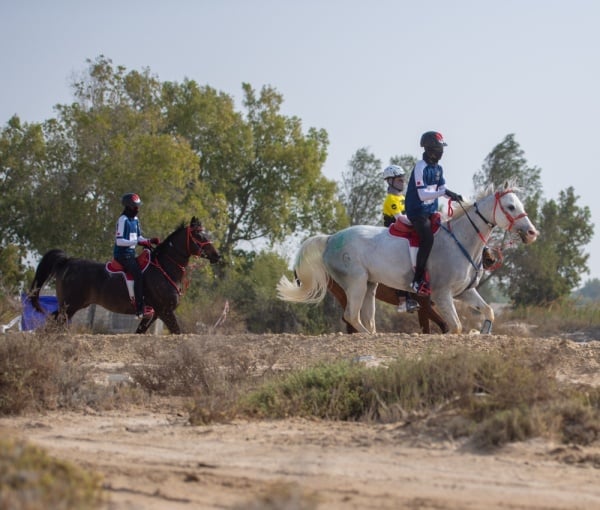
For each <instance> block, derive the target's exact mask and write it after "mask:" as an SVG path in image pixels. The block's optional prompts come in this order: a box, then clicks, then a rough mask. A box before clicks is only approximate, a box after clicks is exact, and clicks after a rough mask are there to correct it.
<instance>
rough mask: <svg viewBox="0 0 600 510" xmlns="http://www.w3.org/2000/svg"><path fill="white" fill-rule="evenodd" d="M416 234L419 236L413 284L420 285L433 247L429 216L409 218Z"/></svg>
mask: <svg viewBox="0 0 600 510" xmlns="http://www.w3.org/2000/svg"><path fill="white" fill-rule="evenodd" d="M410 221H411V222H412V224H413V226H414V227H415V230H416V231H417V234H419V251H418V252H417V266H416V268H415V278H414V280H413V282H414V283H415V284H417V285H419V286H420V285H421V284H422V283H423V281H424V280H425V267H426V266H427V259H428V258H429V254H430V253H431V248H432V246H433V233H432V232H431V220H430V219H429V216H415V217H412V218H410Z"/></svg>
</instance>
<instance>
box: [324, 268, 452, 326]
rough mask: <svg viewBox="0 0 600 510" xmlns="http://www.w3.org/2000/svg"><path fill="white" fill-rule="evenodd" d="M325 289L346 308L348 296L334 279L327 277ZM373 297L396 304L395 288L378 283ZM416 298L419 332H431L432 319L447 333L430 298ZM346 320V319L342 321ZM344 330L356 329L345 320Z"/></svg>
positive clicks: (417, 296) (443, 322) (445, 324)
mask: <svg viewBox="0 0 600 510" xmlns="http://www.w3.org/2000/svg"><path fill="white" fill-rule="evenodd" d="M327 290H328V291H329V292H331V294H332V295H333V297H335V299H336V300H337V301H338V303H339V304H340V306H341V307H342V308H344V309H345V308H346V304H347V303H348V298H346V293H345V292H344V289H342V287H340V286H339V284H338V283H337V282H335V280H333V279H331V278H329V280H328V282H327ZM375 298H376V299H379V300H380V301H383V302H384V303H389V304H390V305H394V306H398V292H397V291H396V290H395V289H392V288H390V287H388V286H387V285H384V284H383V283H380V284H379V285H377V290H376V291H375ZM415 298H416V300H417V301H418V303H419V311H418V312H417V313H418V314H419V326H420V327H421V332H422V333H425V334H429V333H431V326H430V324H429V321H430V320H431V321H433V322H434V323H435V324H436V325H437V327H438V328H440V331H441V332H442V333H448V331H449V329H450V328H449V327H448V324H447V323H446V321H445V320H444V319H442V317H441V316H440V314H439V313H437V311H436V310H435V309H434V308H433V307H432V303H431V299H430V298H429V296H419V295H415ZM344 322H346V321H344ZM346 332H347V333H356V332H357V331H356V329H355V328H354V327H353V326H352V325H351V324H350V323H348V322H346Z"/></svg>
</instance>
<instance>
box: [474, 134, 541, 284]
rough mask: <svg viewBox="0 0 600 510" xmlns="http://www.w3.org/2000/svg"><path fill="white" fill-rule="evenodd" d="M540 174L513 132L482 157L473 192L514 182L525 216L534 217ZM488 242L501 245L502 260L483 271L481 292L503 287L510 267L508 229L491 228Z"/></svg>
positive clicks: (511, 266)
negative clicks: (527, 157) (499, 263)
mask: <svg viewBox="0 0 600 510" xmlns="http://www.w3.org/2000/svg"><path fill="white" fill-rule="evenodd" d="M540 174H541V171H540V169H538V168H536V167H532V166H529V165H528V163H527V160H526V159H525V153H524V152H523V150H522V149H521V146H520V145H519V143H518V142H517V141H516V140H515V136H514V134H509V135H506V137H505V138H504V140H502V142H500V143H499V144H498V145H496V146H495V147H494V148H493V149H492V151H491V152H490V154H488V156H487V157H486V158H485V161H484V163H483V165H482V167H481V169H480V170H479V171H478V172H476V173H475V175H474V176H473V185H474V187H475V190H476V195H477V194H480V193H482V192H483V191H485V190H488V189H502V187H503V186H504V183H506V182H508V183H510V184H511V185H514V186H517V188H516V190H515V191H516V193H517V195H518V196H519V198H520V199H521V200H522V201H523V205H524V206H525V209H526V211H527V212H528V213H529V216H530V217H531V218H534V217H535V215H536V214H537V210H538V207H539V204H540V203H541V200H542V183H541V177H540ZM488 244H489V245H490V246H492V247H500V248H501V249H502V251H503V255H504V262H503V265H502V266H501V267H500V268H498V269H496V270H495V271H494V272H493V273H485V274H484V276H483V277H482V279H481V282H480V285H479V286H480V291H481V293H482V294H483V295H484V296H485V295H486V294H487V293H491V292H492V291H493V289H503V288H504V286H503V282H505V281H506V280H507V279H509V278H510V275H511V273H512V272H513V271H514V266H513V263H512V257H513V254H514V249H511V248H513V247H514V244H513V243H512V242H511V235H510V233H508V232H504V231H501V230H500V229H495V230H494V231H493V232H492V235H491V236H490V239H489V241H488Z"/></svg>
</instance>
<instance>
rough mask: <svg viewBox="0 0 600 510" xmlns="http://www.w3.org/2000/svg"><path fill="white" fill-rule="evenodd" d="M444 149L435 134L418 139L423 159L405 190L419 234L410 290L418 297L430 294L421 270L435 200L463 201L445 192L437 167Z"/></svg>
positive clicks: (410, 216)
mask: <svg viewBox="0 0 600 510" xmlns="http://www.w3.org/2000/svg"><path fill="white" fill-rule="evenodd" d="M446 146H447V144H446V142H445V141H444V137H443V136H442V134H441V133H438V132H437V131H427V132H426V133H423V135H422V136H421V147H423V149H424V152H423V159H421V160H420V161H417V163H416V164H415V167H414V168H413V171H412V174H411V176H410V179H409V181H408V187H407V190H406V200H405V206H406V216H408V219H409V220H410V221H411V222H412V224H413V226H414V227H415V230H416V231H417V233H418V234H419V250H418V252H417V264H416V267H415V276H414V280H413V283H412V285H411V287H412V290H414V291H415V292H416V293H418V294H422V295H429V294H430V292H431V289H430V288H429V282H428V281H427V278H426V277H425V268H426V265H427V259H428V258H429V254H430V253H431V248H432V246H433V233H432V231H431V215H432V214H433V213H435V212H437V210H438V198H439V197H441V196H444V195H445V196H447V197H448V198H450V199H451V200H455V201H458V202H462V200H463V198H462V196H461V195H459V194H458V193H454V192H452V191H450V190H448V189H446V179H445V178H444V170H443V169H442V167H441V166H440V165H439V161H440V159H442V155H443V154H444V147H446Z"/></svg>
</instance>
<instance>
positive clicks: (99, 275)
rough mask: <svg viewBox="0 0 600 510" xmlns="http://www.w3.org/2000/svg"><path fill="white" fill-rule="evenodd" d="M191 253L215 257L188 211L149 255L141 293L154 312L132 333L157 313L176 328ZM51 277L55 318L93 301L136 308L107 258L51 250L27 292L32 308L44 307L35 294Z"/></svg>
mask: <svg viewBox="0 0 600 510" xmlns="http://www.w3.org/2000/svg"><path fill="white" fill-rule="evenodd" d="M191 256H198V257H203V258H206V259H208V260H209V261H210V262H211V263H213V264H214V263H215V262H218V261H219V259H220V255H219V252H218V251H217V249H216V248H215V247H214V246H213V244H212V242H211V241H210V240H209V239H208V237H207V236H206V234H205V233H204V230H203V228H202V224H201V223H200V221H199V220H198V219H197V218H196V217H193V218H192V219H191V221H190V224H189V225H188V226H186V225H185V224H182V225H181V226H180V227H179V228H177V230H175V231H174V232H172V233H171V234H170V235H169V236H168V237H167V238H166V239H165V240H164V241H163V242H162V243H160V244H159V245H158V246H157V247H156V248H155V249H154V250H153V251H152V253H151V255H150V264H149V265H148V267H147V269H146V270H145V272H144V297H145V302H146V304H147V305H150V306H151V307H152V308H154V312H155V313H154V316H153V317H151V318H148V319H143V320H142V321H141V322H140V324H139V326H138V328H137V330H136V333H145V332H146V331H147V330H148V328H149V327H150V326H151V325H152V323H153V322H154V321H155V320H156V319H161V320H162V321H163V322H164V323H165V325H166V326H167V328H169V331H170V332H171V333H174V334H180V333H181V328H180V326H179V323H178V322H177V318H176V317H175V313H174V310H175V308H177V305H178V304H179V300H180V297H181V294H182V292H183V289H182V281H183V279H184V276H185V273H186V268H187V266H188V262H189V259H190V257H191ZM52 277H54V278H55V280H56V297H57V299H58V307H59V309H58V312H56V313H55V314H54V315H55V317H56V318H57V319H58V320H65V319H66V320H70V319H71V318H72V317H73V315H75V313H76V312H77V311H79V310H81V309H82V308H86V307H87V306H89V305H91V304H92V303H95V304H98V305H100V306H102V307H103V308H106V309H107V310H110V311H112V312H117V313H123V314H130V315H133V314H134V313H135V308H134V306H133V304H132V302H131V299H130V297H129V293H128V291H127V286H126V284H125V279H124V278H123V274H122V273H110V272H108V271H107V269H106V264H104V263H101V262H94V261H91V260H86V259H78V258H73V257H68V256H67V254H66V253H65V252H64V251H62V250H57V249H55V250H50V251H49V252H47V253H46V254H45V255H44V256H43V257H42V260H41V261H40V263H39V265H38V267H37V269H36V272H35V277H34V279H33V282H32V284H31V288H30V293H29V297H30V299H31V303H32V304H33V306H34V307H35V308H36V310H38V311H40V312H42V313H45V312H44V310H43V309H42V307H41V306H40V304H39V294H40V290H41V288H42V287H43V286H44V284H45V283H46V282H47V281H48V280H49V279H51V278H52Z"/></svg>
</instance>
